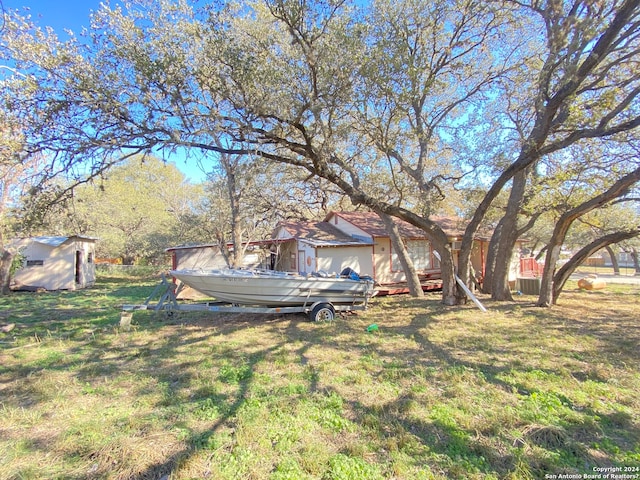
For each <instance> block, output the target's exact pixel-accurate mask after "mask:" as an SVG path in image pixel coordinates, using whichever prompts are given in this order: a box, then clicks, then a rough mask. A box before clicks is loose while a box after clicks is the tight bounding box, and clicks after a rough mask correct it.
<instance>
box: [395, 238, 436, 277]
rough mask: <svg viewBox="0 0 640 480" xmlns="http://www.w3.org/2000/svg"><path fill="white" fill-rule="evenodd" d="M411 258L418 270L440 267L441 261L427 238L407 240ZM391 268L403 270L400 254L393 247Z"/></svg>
mask: <svg viewBox="0 0 640 480" xmlns="http://www.w3.org/2000/svg"><path fill="white" fill-rule="evenodd" d="M405 244H406V247H407V251H408V253H409V258H410V259H411V261H412V262H413V266H414V267H415V269H416V270H417V271H424V270H434V269H438V268H440V262H438V260H437V259H436V258H435V257H434V256H433V253H432V252H431V244H430V243H429V242H427V241H426V240H406V241H405ZM391 250H392V253H391V269H392V270H393V271H394V272H400V271H402V265H401V264H400V260H399V259H398V255H397V254H396V253H395V252H394V251H393V248H392V249H391Z"/></svg>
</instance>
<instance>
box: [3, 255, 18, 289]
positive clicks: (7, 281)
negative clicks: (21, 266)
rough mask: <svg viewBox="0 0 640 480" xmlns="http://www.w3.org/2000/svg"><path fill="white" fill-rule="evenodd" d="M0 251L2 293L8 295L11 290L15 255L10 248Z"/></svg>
mask: <svg viewBox="0 0 640 480" xmlns="http://www.w3.org/2000/svg"><path fill="white" fill-rule="evenodd" d="M0 252H1V253H0V295H7V294H9V292H10V291H11V290H10V288H9V287H10V285H11V264H12V263H13V257H14V256H15V255H14V254H13V252H11V251H10V250H8V249H1V250H0Z"/></svg>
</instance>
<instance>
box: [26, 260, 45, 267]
mask: <svg viewBox="0 0 640 480" xmlns="http://www.w3.org/2000/svg"><path fill="white" fill-rule="evenodd" d="M42 266H44V260H27V267H42Z"/></svg>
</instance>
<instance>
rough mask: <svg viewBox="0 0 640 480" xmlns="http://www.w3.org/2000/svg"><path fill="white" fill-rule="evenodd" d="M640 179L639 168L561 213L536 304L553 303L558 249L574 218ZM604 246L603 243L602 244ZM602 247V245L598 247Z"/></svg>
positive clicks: (600, 205)
mask: <svg viewBox="0 0 640 480" xmlns="http://www.w3.org/2000/svg"><path fill="white" fill-rule="evenodd" d="M639 180H640V168H637V169H636V170H634V171H633V172H631V173H629V174H628V175H625V176H624V177H622V178H621V179H620V180H618V181H617V182H615V183H614V184H613V185H612V186H611V187H609V189H608V190H606V191H605V192H603V193H601V194H600V195H597V196H596V197H593V198H592V199H590V200H588V201H586V202H584V203H582V204H580V205H578V206H577V207H575V208H573V209H571V210H569V211H567V212H565V213H563V214H562V215H561V216H560V219H559V220H558V221H557V223H556V225H555V228H554V229H553V234H552V235H551V240H550V241H549V243H548V245H547V257H546V259H545V262H544V270H543V272H542V281H541V285H540V296H539V297H538V306H540V307H550V306H551V305H553V292H554V286H553V284H554V276H555V269H556V264H557V262H558V259H559V258H560V249H561V248H562V244H563V243H564V239H565V237H566V235H567V232H568V231H569V227H570V226H571V224H572V223H573V222H574V220H575V219H576V218H579V217H581V216H582V215H585V214H586V213H589V212H591V211H592V210H595V209H597V208H599V207H602V206H603V205H606V204H607V203H608V202H610V201H611V200H613V199H615V198H617V197H619V196H621V195H624V194H625V193H626V192H627V190H628V188H629V187H630V186H632V185H634V184H635V183H636V182H638V181H639ZM603 246H604V245H603ZM600 248H602V246H601V247H600Z"/></svg>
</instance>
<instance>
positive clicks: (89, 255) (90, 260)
mask: <svg viewBox="0 0 640 480" xmlns="http://www.w3.org/2000/svg"><path fill="white" fill-rule="evenodd" d="M87 263H93V253H91V252H89V254H88V255H87Z"/></svg>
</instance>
